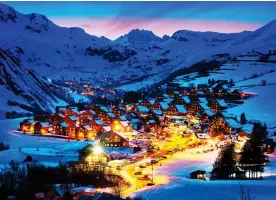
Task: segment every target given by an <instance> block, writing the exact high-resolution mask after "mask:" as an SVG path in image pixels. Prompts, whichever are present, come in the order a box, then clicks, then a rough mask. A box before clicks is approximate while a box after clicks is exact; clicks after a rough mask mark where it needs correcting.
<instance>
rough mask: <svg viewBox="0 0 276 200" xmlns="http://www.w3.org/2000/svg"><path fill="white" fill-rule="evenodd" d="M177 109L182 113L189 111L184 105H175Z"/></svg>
mask: <svg viewBox="0 0 276 200" xmlns="http://www.w3.org/2000/svg"><path fill="white" fill-rule="evenodd" d="M175 107H176V109H177V111H178V112H180V113H187V110H186V108H185V107H184V106H183V105H175Z"/></svg>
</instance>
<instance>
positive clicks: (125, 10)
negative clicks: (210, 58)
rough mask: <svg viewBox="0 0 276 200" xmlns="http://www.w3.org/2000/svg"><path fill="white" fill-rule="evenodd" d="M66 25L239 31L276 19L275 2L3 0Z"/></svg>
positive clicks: (101, 30) (112, 30)
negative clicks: (33, 0) (40, 0)
mask: <svg viewBox="0 0 276 200" xmlns="http://www.w3.org/2000/svg"><path fill="white" fill-rule="evenodd" d="M4 3H6V4H8V5H10V6H12V7H14V8H15V9H16V10H17V11H19V12H21V13H24V14H29V13H40V14H44V15H46V16H47V17H48V18H49V19H51V20H52V21H53V22H54V23H56V24H58V25H60V26H64V27H81V28H83V29H85V31H86V32H88V33H90V34H93V35H97V36H102V35H103V36H106V37H109V38H111V39H114V38H116V37H118V36H120V35H122V34H125V33H127V32H129V31H130V30H131V29H135V28H139V29H147V30H152V31H153V32H154V33H155V34H157V35H159V36H162V35H164V34H168V35H171V34H172V33H174V32H175V31H177V30H181V29H187V30H194V31H217V32H226V33H228V32H240V31H243V30H255V29H257V28H259V27H260V26H262V25H264V24H266V23H268V22H270V21H272V20H274V19H276V12H275V10H276V2H4Z"/></svg>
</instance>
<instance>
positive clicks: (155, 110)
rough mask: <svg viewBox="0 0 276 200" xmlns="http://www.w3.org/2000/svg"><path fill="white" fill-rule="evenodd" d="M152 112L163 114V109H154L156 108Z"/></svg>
mask: <svg viewBox="0 0 276 200" xmlns="http://www.w3.org/2000/svg"><path fill="white" fill-rule="evenodd" d="M152 112H153V113H154V114H156V115H163V112H162V110H159V109H154V110H152Z"/></svg>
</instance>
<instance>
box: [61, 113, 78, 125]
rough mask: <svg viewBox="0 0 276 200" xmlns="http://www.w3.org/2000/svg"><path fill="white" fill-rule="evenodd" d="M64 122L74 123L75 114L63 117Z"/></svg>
mask: <svg viewBox="0 0 276 200" xmlns="http://www.w3.org/2000/svg"><path fill="white" fill-rule="evenodd" d="M64 122H65V123H66V124H76V122H77V117H76V116H75V115H67V116H65V117H64Z"/></svg>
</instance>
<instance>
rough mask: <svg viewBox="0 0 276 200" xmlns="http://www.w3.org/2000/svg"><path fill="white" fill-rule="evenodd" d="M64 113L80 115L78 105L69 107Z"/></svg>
mask: <svg viewBox="0 0 276 200" xmlns="http://www.w3.org/2000/svg"><path fill="white" fill-rule="evenodd" d="M63 115H65V116H76V117H77V116H79V111H78V108H77V107H69V108H67V109H66V110H64V112H63Z"/></svg>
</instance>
